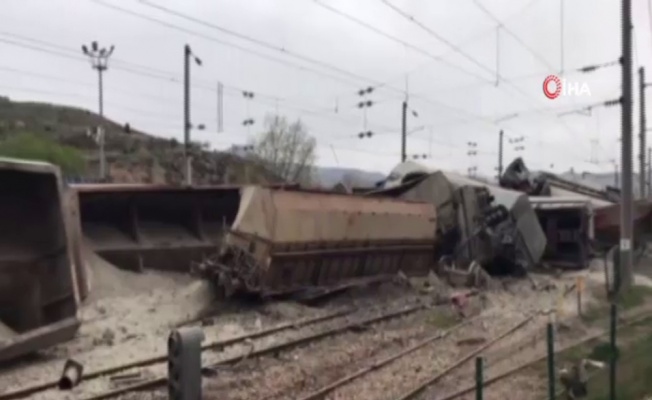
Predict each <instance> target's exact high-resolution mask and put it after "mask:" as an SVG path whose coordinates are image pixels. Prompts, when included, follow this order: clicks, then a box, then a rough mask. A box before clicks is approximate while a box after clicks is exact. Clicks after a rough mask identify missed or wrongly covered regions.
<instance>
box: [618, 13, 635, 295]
mask: <svg viewBox="0 0 652 400" xmlns="http://www.w3.org/2000/svg"><path fill="white" fill-rule="evenodd" d="M631 14H632V0H622V27H621V29H622V51H623V55H622V88H623V89H622V90H623V97H622V105H621V107H622V115H621V123H622V127H621V129H622V132H621V135H622V140H621V142H622V143H621V162H620V170H621V174H622V179H621V181H622V182H621V185H622V188H621V200H620V268H621V278H622V281H621V284H622V288H623V289H624V290H627V288H629V287H630V286H631V284H632V279H633V277H632V242H633V221H632V206H633V198H632V197H633V196H632V194H633V193H632V15H631Z"/></svg>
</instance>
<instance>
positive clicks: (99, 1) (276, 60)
mask: <svg viewBox="0 0 652 400" xmlns="http://www.w3.org/2000/svg"><path fill="white" fill-rule="evenodd" d="M92 1H93V2H95V3H97V4H98V5H101V6H103V7H106V8H110V9H113V10H114V11H119V12H122V13H125V14H128V15H131V16H133V17H137V18H140V19H144V20H147V21H150V22H154V23H156V24H159V25H162V26H165V27H168V28H171V29H174V30H177V31H180V32H184V33H187V34H190V35H193V36H196V37H200V38H202V39H205V40H208V41H211V42H214V43H217V44H220V45H223V46H226V47H231V48H234V49H237V50H239V51H242V52H244V53H248V54H251V55H254V56H256V57H259V58H262V59H265V60H267V61H271V62H274V63H278V64H282V65H286V66H290V67H292V68H296V69H299V70H303V71H308V72H311V73H313V74H316V75H320V76H323V77H326V78H329V79H332V80H335V81H338V82H340V83H344V84H347V85H352V86H353V85H356V84H355V83H353V82H351V81H350V80H345V79H343V78H341V77H338V76H335V75H331V74H328V73H325V72H323V71H320V70H317V69H314V68H310V67H307V66H304V65H300V64H297V63H296V62H291V61H288V60H283V59H280V58H277V57H273V56H270V55H267V54H263V53H261V52H258V51H255V50H251V49H248V48H245V47H242V46H239V45H237V44H234V43H230V42H226V41H224V40H220V39H217V38H215V37H212V36H209V35H206V34H203V33H201V32H197V31H194V30H191V29H188V28H184V27H181V26H179V25H176V24H173V23H170V22H167V21H163V20H160V19H157V18H153V17H150V16H148V15H145V14H141V13H138V12H135V11H133V10H129V9H126V8H123V7H119V6H116V5H113V4H108V3H106V2H104V1H102V0H92ZM355 79H356V80H358V78H355Z"/></svg>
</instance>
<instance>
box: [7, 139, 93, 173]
mask: <svg viewBox="0 0 652 400" xmlns="http://www.w3.org/2000/svg"><path fill="white" fill-rule="evenodd" d="M0 157H12V158H18V159H22V160H34V161H45V162H49V163H51V164H54V165H57V166H59V168H61V171H62V173H63V174H66V175H80V174H82V173H83V172H84V169H85V167H86V164H85V161H84V157H83V155H82V154H81V153H80V152H79V150H77V149H75V148H73V147H69V146H63V145H61V144H59V143H57V142H55V141H54V140H52V139H50V138H47V137H43V136H37V135H33V134H29V133H21V134H18V135H12V136H9V137H6V138H5V139H3V140H2V141H0Z"/></svg>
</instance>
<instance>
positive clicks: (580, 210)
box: [530, 196, 594, 269]
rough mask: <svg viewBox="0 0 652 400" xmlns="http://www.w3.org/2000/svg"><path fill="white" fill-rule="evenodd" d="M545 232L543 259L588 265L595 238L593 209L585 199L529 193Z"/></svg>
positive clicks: (573, 265) (565, 265)
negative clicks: (539, 195)
mask: <svg viewBox="0 0 652 400" xmlns="http://www.w3.org/2000/svg"><path fill="white" fill-rule="evenodd" d="M530 202H531V203H532V207H533V208H534V211H535V212H536V214H537V218H538V219H539V223H540V224H541V227H542V228H543V230H544V232H545V233H546V239H547V240H546V242H547V243H546V250H545V252H544V254H543V261H545V262H547V263H549V264H551V265H554V266H555V267H561V268H573V269H580V268H586V267H588V265H589V261H590V256H591V244H592V241H593V239H594V210H593V206H592V203H591V201H590V200H588V199H564V198H558V197H534V196H530Z"/></svg>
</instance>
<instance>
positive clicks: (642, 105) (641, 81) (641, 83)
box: [638, 67, 647, 199]
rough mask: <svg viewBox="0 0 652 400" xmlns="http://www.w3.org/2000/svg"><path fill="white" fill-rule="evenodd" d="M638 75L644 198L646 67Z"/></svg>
mask: <svg viewBox="0 0 652 400" xmlns="http://www.w3.org/2000/svg"><path fill="white" fill-rule="evenodd" d="M638 75H639V90H640V96H639V100H640V110H639V116H640V118H641V119H640V122H639V124H640V127H639V129H640V134H639V137H638V140H639V153H638V161H639V169H638V170H639V194H640V198H641V199H644V198H645V197H646V195H645V165H646V162H645V147H646V145H645V133H646V131H647V129H646V128H647V127H646V121H645V87H646V86H647V85H646V83H645V68H643V67H640V68H639V69H638Z"/></svg>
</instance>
